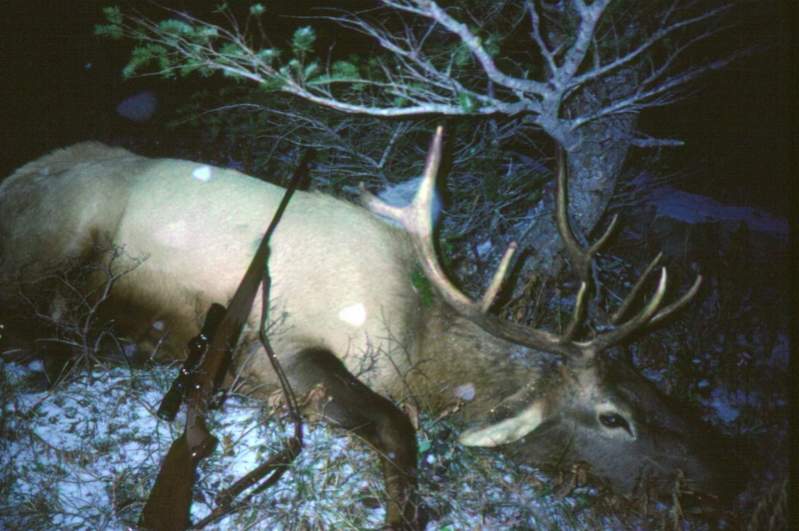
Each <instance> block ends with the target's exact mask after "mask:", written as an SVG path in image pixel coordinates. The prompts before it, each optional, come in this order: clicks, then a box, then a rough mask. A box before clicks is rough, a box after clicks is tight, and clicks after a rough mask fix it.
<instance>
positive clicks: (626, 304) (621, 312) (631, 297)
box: [610, 252, 663, 324]
mask: <svg viewBox="0 0 799 531" xmlns="http://www.w3.org/2000/svg"><path fill="white" fill-rule="evenodd" d="M662 258H663V252H659V253H658V255H657V256H656V257H655V258H654V259H653V260H652V261H651V262H649V265H648V266H646V269H644V272H643V273H641V275H640V276H639V277H638V280H637V281H636V282H635V285H634V286H633V289H631V290H630V293H628V294H627V296H626V297H625V298H624V301H623V302H622V303H621V306H619V309H618V310H616V311H615V312H614V313H613V315H611V316H610V322H611V323H613V324H618V322H619V321H621V318H622V317H624V316H625V314H626V313H627V312H628V311H629V309H630V307H631V306H632V304H633V302H635V299H637V298H638V294H639V293H640V292H641V289H642V288H643V287H644V283H646V279H648V278H649V276H650V275H651V274H652V271H654V270H655V268H656V267H657V265H658V264H659V263H660V260H661V259H662Z"/></svg>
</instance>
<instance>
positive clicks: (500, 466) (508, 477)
mask: <svg viewBox="0 0 799 531" xmlns="http://www.w3.org/2000/svg"><path fill="white" fill-rule="evenodd" d="M0 368H2V370H3V372H2V378H3V379H2V382H0V383H2V384H3V386H4V388H5V389H6V390H8V389H14V390H15V391H14V393H13V395H11V398H10V399H9V400H7V401H6V403H5V404H4V405H3V416H4V419H5V432H4V436H3V439H0V444H2V446H3V452H2V458H1V459H0V463H1V464H2V465H3V467H2V476H0V484H3V485H6V486H7V490H6V492H5V493H4V494H5V498H6V499H5V500H4V501H2V502H0V528H2V529H107V530H121V529H129V528H131V527H135V526H136V522H137V520H138V516H139V513H140V511H141V509H142V507H143V503H144V500H145V499H146V497H147V495H148V493H149V490H150V489H151V488H152V484H153V481H154V479H155V476H156V474H157V471H158V467H159V464H160V461H161V460H162V458H163V456H164V455H165V454H166V451H167V450H168V448H169V445H170V444H171V442H172V440H173V439H174V438H176V437H177V436H178V435H179V433H180V432H181V431H182V426H183V422H185V417H184V416H183V415H179V416H178V419H177V420H176V422H175V423H174V424H168V423H166V422H164V421H161V420H160V419H158V417H157V416H156V415H155V411H156V410H157V407H158V404H159V402H160V400H161V397H162V394H163V392H164V391H165V390H166V389H167V388H168V386H169V384H170V383H171V381H170V378H171V377H172V376H173V374H174V369H168V368H163V367H160V368H155V369H151V370H149V371H141V370H134V369H128V368H124V367H115V368H111V369H109V370H106V371H94V374H93V376H92V377H91V378H90V377H89V375H88V374H84V375H81V376H80V377H79V378H77V379H76V380H75V381H73V382H71V383H68V384H65V385H62V386H61V387H60V388H59V389H57V390H55V391H52V392H49V391H48V392H42V391H36V390H30V389H28V387H30V385H29V384H28V383H26V382H27V381H28V380H29V379H30V378H31V377H32V376H33V375H34V374H35V371H34V370H32V369H31V367H30V366H21V365H16V364H7V363H4V362H0ZM423 423H427V428H423V429H424V431H423V432H421V433H420V448H422V450H421V451H420V453H421V455H420V472H419V474H420V477H419V482H420V496H421V498H422V500H423V502H424V504H425V506H426V507H428V509H429V510H430V514H431V515H432V518H431V520H430V522H429V523H428V524H427V529H429V530H431V531H432V530H437V529H446V528H450V529H474V528H478V527H479V528H482V529H506V528H508V527H515V528H539V527H542V526H543V527H545V528H552V527H556V528H560V529H575V528H577V529H579V528H584V527H585V525H587V524H586V522H598V521H602V522H605V523H607V525H609V526H611V527H613V525H614V523H615V524H617V523H618V522H615V520H613V519H612V518H610V517H606V516H603V517H601V519H600V520H598V519H597V518H600V517H597V516H595V515H592V513H591V512H590V510H588V509H586V508H585V507H584V505H585V503H584V500H585V499H586V497H588V498H590V497H591V496H594V495H595V494H596V493H595V492H593V491H591V490H586V489H577V491H575V493H574V494H573V495H570V496H567V497H565V498H563V499H561V498H558V497H556V496H555V495H554V494H553V493H552V492H553V488H552V487H551V486H550V485H549V482H548V479H547V477H546V476H544V475H542V474H541V473H540V472H538V471H536V470H535V469H533V468H530V467H527V466H520V465H519V464H517V463H513V462H510V461H507V460H505V459H504V458H503V457H502V456H501V455H500V454H498V453H496V452H491V451H486V450H474V449H469V448H465V447H463V446H460V445H457V444H455V443H454V440H453V435H452V430H451V428H448V427H447V426H446V425H445V424H444V423H443V422H441V421H437V422H433V423H431V421H430V420H429V419H423ZM209 425H210V427H211V430H212V431H213V432H214V434H215V435H216V436H217V437H218V438H219V440H220V444H219V446H218V448H217V450H216V451H215V452H214V454H213V455H212V456H211V457H209V458H208V459H206V460H205V461H203V462H202V463H201V465H200V467H199V472H198V478H199V479H198V482H197V485H196V487H195V496H194V502H193V504H192V512H191V518H192V520H193V521H197V520H199V519H201V518H203V517H204V516H206V515H207V514H208V513H209V512H210V511H211V510H212V509H213V499H214V497H215V495H216V494H217V493H218V492H219V491H220V490H221V489H223V488H225V487H227V486H230V485H231V484H232V483H233V482H234V481H235V480H236V479H238V478H240V477H241V476H243V475H244V474H246V473H247V472H249V471H250V470H252V469H253V468H254V467H255V466H257V465H259V464H261V463H263V462H264V460H265V459H266V458H267V457H268V456H269V455H274V453H276V452H277V451H279V450H280V449H281V448H282V445H283V444H284V441H285V439H286V437H287V436H289V435H291V434H293V426H292V425H291V424H290V423H288V422H285V421H283V420H282V419H281V418H280V417H279V416H275V415H268V414H267V413H266V412H265V410H264V408H263V406H262V404H261V403H260V402H257V401H255V400H251V399H248V398H245V397H240V396H231V397H229V398H228V400H227V401H226V403H225V407H224V411H216V412H213V413H212V414H211V415H210V418H209ZM9 434H11V435H9ZM487 471H492V472H491V473H490V474H487V473H486V472H487ZM498 478H501V479H498ZM383 500H384V493H383V484H382V476H381V474H380V466H379V460H378V459H377V458H376V455H375V454H374V452H373V451H372V450H371V449H370V448H368V446H367V445H365V444H364V443H362V442H360V441H359V440H358V439H356V438H354V437H352V436H349V435H346V434H344V433H343V432H342V431H340V430H334V429H331V428H330V427H329V426H327V425H324V424H316V425H306V431H305V447H304V450H303V452H301V454H300V456H299V457H298V458H297V460H296V461H295V463H294V464H293V465H292V466H291V467H290V469H289V470H288V471H287V472H286V474H285V475H284V476H283V478H281V480H280V481H278V482H277V484H275V485H274V486H273V487H272V488H270V489H268V490H266V491H265V492H264V493H261V494H258V495H256V496H255V497H254V498H253V500H252V503H251V504H250V505H248V506H247V508H246V509H245V510H243V511H241V512H239V513H236V514H233V515H229V516H227V517H225V518H224V519H222V520H220V521H219V522H216V523H214V524H212V525H211V526H209V527H208V529H220V530H221V529H238V528H249V529H270V530H271V529H276V530H277V529H286V530H288V529H297V528H299V527H305V528H324V529H363V528H379V527H381V526H382V524H383V519H384V517H385V508H384V502H383ZM581 500H583V501H581ZM447 526H449V527H447Z"/></svg>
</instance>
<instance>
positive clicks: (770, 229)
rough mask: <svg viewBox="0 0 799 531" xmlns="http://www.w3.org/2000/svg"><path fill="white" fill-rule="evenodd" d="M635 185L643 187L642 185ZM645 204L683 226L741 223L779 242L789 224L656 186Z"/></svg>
mask: <svg viewBox="0 0 799 531" xmlns="http://www.w3.org/2000/svg"><path fill="white" fill-rule="evenodd" d="M638 184H639V185H640V186H645V182H644V181H641V182H639V183H638ZM645 202H646V203H648V204H651V205H653V206H654V207H655V208H656V212H657V215H658V216H665V217H669V218H672V219H676V220H678V221H682V222H683V223H689V224H695V223H710V222H729V223H734V224H739V223H741V222H744V223H746V225H747V226H748V227H749V229H750V230H752V231H756V232H764V233H768V234H772V235H774V236H777V237H780V238H787V236H788V230H789V226H788V221H787V220H785V219H783V218H780V217H777V216H773V215H772V214H769V213H768V212H765V211H763V210H760V209H757V208H752V207H741V206H733V205H725V204H724V203H721V202H720V201H717V200H716V199H713V198H711V197H707V196H705V195H700V194H694V193H691V192H686V191H684V190H679V189H677V188H674V187H672V186H658V187H656V188H654V189H652V190H650V191H649V192H648V194H647V198H646V200H645Z"/></svg>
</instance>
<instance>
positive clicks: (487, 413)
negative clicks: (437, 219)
mask: <svg viewBox="0 0 799 531" xmlns="http://www.w3.org/2000/svg"><path fill="white" fill-rule="evenodd" d="M441 145H442V131H441V129H440V128H439V130H438V131H437V132H436V135H435V136H434V139H433V142H432V145H431V149H430V152H429V154H428V158H427V161H426V167H425V171H424V180H423V182H422V184H421V187H420V190H419V192H418V194H417V196H416V199H415V201H414V202H413V203H412V204H411V205H409V206H408V207H406V208H397V207H392V206H388V205H386V204H383V203H381V202H380V201H379V200H377V199H376V198H374V197H373V196H370V195H368V194H365V203H366V205H367V206H368V207H369V209H371V210H372V211H374V212H376V213H379V214H381V215H385V216H389V217H392V218H394V219H395V220H397V221H399V222H400V224H401V225H402V226H403V227H404V228H405V231H401V230H399V229H397V228H395V227H394V226H390V225H389V224H387V223H385V222H384V221H382V220H380V219H378V217H376V216H374V215H373V214H372V213H370V212H369V211H367V210H365V209H363V208H360V207H358V206H355V205H352V204H349V203H347V202H344V201H340V200H337V199H334V198H332V197H328V196H325V195H321V194H318V193H306V192H298V193H297V194H296V195H295V197H294V198H293V199H292V202H291V203H290V205H289V207H288V209H287V211H286V213H285V216H284V218H283V220H282V221H281V224H280V225H279V227H278V229H277V231H276V232H275V234H274V236H273V240H272V244H271V248H272V254H271V257H270V260H269V270H270V275H271V277H272V279H273V285H272V289H271V292H270V306H271V307H272V308H273V309H274V311H273V312H272V314H273V315H277V316H280V323H276V326H275V327H274V329H275V332H274V333H273V337H272V343H273V346H274V348H275V350H276V351H277V352H278V354H279V356H280V357H281V362H282V365H283V367H284V368H285V370H286V372H287V373H288V375H289V377H290V380H291V383H292V386H293V387H294V388H295V389H296V390H297V392H298V393H306V392H308V391H310V390H312V389H314V388H316V387H317V386H319V385H320V384H321V386H323V388H324V389H325V390H326V391H327V393H328V395H329V401H325V402H324V403H325V407H324V410H323V411H322V412H320V414H322V415H324V417H325V418H327V419H329V420H330V421H332V422H334V423H336V424H338V425H340V426H342V427H344V428H346V429H349V430H353V431H354V432H356V433H357V434H358V435H360V436H361V437H363V438H364V439H366V440H367V441H368V442H369V443H370V444H372V445H373V446H374V447H375V448H376V450H377V453H378V455H379V456H380V459H381V461H382V463H383V470H384V474H385V481H386V487H387V493H388V498H389V499H388V510H387V522H388V523H389V524H390V525H392V526H395V527H400V526H402V525H412V522H413V520H414V518H415V507H414V492H415V483H416V479H415V478H416V471H417V464H416V460H417V455H416V442H415V437H414V433H413V427H412V425H411V422H410V421H409V419H408V417H407V416H406V415H405V414H404V413H402V412H401V410H400V409H399V408H398V407H397V406H396V405H395V401H404V400H406V399H408V398H409V397H411V396H412V397H413V399H414V401H415V403H418V404H420V405H422V406H423V407H424V408H426V409H427V411H428V412H429V413H431V414H433V415H436V414H439V413H441V412H442V411H444V410H446V409H448V408H450V407H451V406H452V405H453V403H455V402H458V401H460V402H462V403H463V405H462V408H461V412H460V413H459V415H460V416H459V418H458V419H456V420H459V421H460V422H462V424H463V426H464V428H465V429H464V431H463V432H462V434H461V436H460V440H461V442H462V443H463V444H466V445H473V446H484V447H498V448H501V449H503V450H504V451H506V452H508V453H509V454H511V455H513V456H515V457H516V458H518V459H521V460H525V461H529V462H532V463H551V462H558V463H561V464H567V463H570V462H586V463H588V465H589V466H590V470H591V472H592V473H594V474H596V475H598V476H600V477H602V478H604V479H605V480H607V481H608V482H610V483H611V484H612V485H613V486H614V487H615V488H616V489H618V490H620V491H622V492H629V491H631V490H632V489H634V488H635V486H636V484H638V483H640V479H641V478H642V477H643V476H646V477H648V478H649V479H650V480H651V484H652V485H654V488H657V489H659V490H661V491H662V492H663V493H664V494H665V495H669V494H670V493H671V490H670V488H671V485H672V483H673V481H674V478H676V477H677V475H678V474H681V477H684V480H683V484H684V485H687V486H688V487H689V488H690V489H691V490H694V491H697V492H707V493H711V494H718V493H720V491H721V487H722V486H723V485H725V484H726V483H727V479H728V478H729V472H728V471H727V470H726V469H725V467H724V466H723V465H722V464H721V463H720V460H718V459H716V458H715V457H714V455H712V453H711V451H710V449H709V448H708V446H709V445H708V444H707V440H706V438H705V434H704V433H702V432H701V428H698V426H701V425H700V424H698V423H697V422H695V421H692V420H691V419H690V418H688V417H685V416H684V415H683V414H682V413H681V410H679V409H676V408H674V407H673V406H672V405H671V404H670V402H669V401H668V400H666V399H665V398H664V397H663V396H661V395H660V394H659V393H658V392H657V391H656V389H655V388H654V386H652V385H651V384H650V383H649V382H647V381H646V380H645V379H644V378H643V377H641V376H640V375H638V374H637V373H636V372H635V371H634V370H633V369H632V368H631V367H629V366H627V365H624V364H623V363H621V362H617V361H613V360H612V359H610V358H609V357H607V356H606V355H604V353H605V351H607V350H608V349H609V348H610V347H612V346H614V345H616V344H618V343H620V342H622V341H624V340H626V339H628V338H629V337H630V336H631V334H633V333H635V332H638V331H641V330H644V329H646V328H647V327H648V326H650V325H652V324H655V323H657V322H659V321H661V320H663V319H665V318H666V317H668V316H669V315H671V314H672V313H674V312H675V311H677V310H678V309H679V308H680V307H681V306H683V305H685V304H686V303H687V302H688V301H689V300H690V299H691V298H692V297H693V296H694V294H695V293H696V291H697V289H698V287H699V281H700V279H697V281H696V282H695V284H694V285H693V286H692V287H691V288H690V289H689V290H688V291H687V292H686V293H685V295H683V296H682V297H680V298H679V299H678V300H677V301H676V302H674V303H671V304H668V305H665V306H664V294H665V293H666V287H667V279H668V277H667V273H666V270H665V269H660V270H659V272H657V275H658V280H657V288H656V291H655V293H654V295H653V296H652V297H651V298H650V299H649V300H648V301H647V302H646V303H645V304H644V305H643V308H642V309H641V310H640V311H638V312H637V313H633V314H632V315H631V316H630V314H631V313H632V312H631V311H630V310H631V306H632V302H633V301H634V300H635V299H638V298H640V292H641V290H642V287H643V286H644V280H645V279H646V278H647V277H649V276H650V274H651V273H655V272H656V268H657V263H656V262H657V259H656V261H655V262H653V263H652V265H651V266H650V267H649V268H647V271H646V272H645V274H644V275H643V276H642V280H641V281H639V282H638V283H637V284H636V285H635V286H634V288H633V289H632V292H631V293H630V296H629V297H628V298H627V300H626V301H625V303H624V304H623V305H622V308H621V309H620V311H618V312H617V313H616V315H615V316H614V319H613V321H614V322H613V326H612V327H611V328H610V329H609V330H608V331H606V332H603V333H600V334H596V335H595V336H593V337H589V338H584V330H583V328H584V327H583V326H581V325H582V322H583V319H584V314H585V310H586V308H585V307H586V301H587V294H588V292H589V291H590V288H591V263H592V260H593V256H594V254H595V253H596V252H597V250H598V249H599V248H600V246H601V245H602V244H603V243H604V242H605V240H606V236H603V237H602V238H600V239H599V240H598V241H597V243H595V244H593V245H591V246H590V247H588V248H587V249H586V248H583V247H581V246H580V245H579V244H578V243H577V239H576V238H575V236H574V235H573V233H572V230H571V228H570V226H569V223H568V215H567V211H566V210H567V209H566V206H567V198H566V193H565V190H566V186H565V182H566V173H565V163H564V161H563V160H562V159H561V160H560V169H559V174H558V200H557V212H556V219H557V222H558V227H559V232H560V235H561V237H562V238H563V241H564V242H565V244H566V249H567V251H568V256H569V258H570V261H571V263H572V265H573V267H574V269H575V270H576V271H577V274H578V277H579V279H580V281H581V285H580V288H579V292H578V294H577V297H576V304H575V308H574V311H573V314H572V317H571V320H570V323H569V324H568V326H567V327H566V329H565V331H564V332H563V333H562V334H555V333H553V332H550V331H547V330H541V329H531V328H527V327H524V326H521V325H519V324H515V323H513V322H507V321H502V320H500V319H499V318H497V317H496V316H495V315H493V314H491V313H490V312H489V309H490V308H491V305H492V303H493V301H494V299H495V297H496V295H497V293H498V292H499V289H500V287H501V285H502V281H503V278H504V276H505V275H506V272H507V270H508V266H509V264H510V261H511V257H512V254H513V251H514V249H515V246H511V247H510V248H509V250H508V251H507V252H506V254H505V256H504V258H503V259H502V262H501V265H500V267H499V268H498V271H497V273H496V275H495V276H494V279H493V280H492V282H491V284H490V286H489V287H488V289H487V291H486V293H485V294H484V295H483V296H482V297H481V298H480V299H479V300H472V299H471V298H469V297H467V296H466V295H464V294H463V293H462V292H461V291H459V290H458V289H457V288H456V287H455V286H454V285H453V284H452V282H450V281H449V280H448V278H447V276H446V275H445V273H444V272H443V270H442V268H441V266H440V265H439V263H438V260H437V258H436V253H435V248H434V243H433V240H432V234H433V224H432V215H431V211H430V206H431V200H432V194H433V189H434V186H435V178H436V174H437V170H438V166H439V162H440V158H441ZM281 195H282V189H281V188H279V187H277V186H273V185H271V184H268V183H265V182H263V181H259V180H257V179H254V178H251V177H248V176H246V175H243V174H241V173H239V172H236V171H234V170H228V169H221V168H215V167H211V166H207V165H203V164H198V163H193V162H188V161H181V160H172V159H148V158H145V157H141V156H138V155H135V154H133V153H130V152H128V151H126V150H124V149H119V148H110V147H107V146H103V145H101V144H97V143H84V144H79V145H76V146H73V147H71V148H67V149H64V150H59V151H56V152H54V153H51V154H50V155H47V156H45V157H42V158H41V159H38V160H36V161H33V162H31V163H29V164H27V165H25V166H23V167H21V168H20V169H18V170H17V171H16V172H15V173H14V174H12V175H11V176H10V177H8V178H7V179H6V180H5V181H4V182H3V183H2V185H0V304H2V309H3V311H5V312H6V314H8V313H9V312H13V311H15V309H18V308H19V307H20V304H19V302H20V301H18V300H16V298H15V297H16V294H18V290H17V289H16V288H15V283H16V282H18V281H26V280H28V281H29V280H34V279H36V278H41V277H43V276H46V275H47V274H50V273H52V272H54V271H58V270H59V268H61V267H63V264H66V263H74V261H75V260H78V259H86V260H91V259H92V257H93V255H92V253H91V252H90V250H91V249H92V248H93V246H96V244H97V242H99V241H103V242H110V243H111V244H112V245H113V246H114V247H118V248H124V249H125V252H126V254H128V255H130V256H134V257H142V258H144V260H143V261H142V262H141V264H139V265H138V267H136V268H134V269H132V270H131V271H129V272H128V273H127V274H126V275H124V276H122V277H120V278H119V279H118V280H117V282H116V284H115V286H114V290H113V292H112V293H111V295H110V297H109V299H108V300H107V301H105V302H104V303H103V312H104V313H105V314H107V315H110V316H113V317H114V318H115V320H116V322H117V324H118V325H119V326H120V327H123V328H124V329H125V330H126V332H127V333H128V334H129V335H131V337H145V336H146V335H147V332H148V331H151V327H152V325H153V323H156V322H157V323H159V326H161V325H163V327H164V328H165V329H166V330H168V331H169V344H168V345H162V347H161V350H162V351H169V347H171V352H172V355H174V356H176V357H180V356H181V355H182V347H183V345H185V344H186V342H187V341H188V339H189V338H191V337H194V336H195V335H197V332H198V330H199V328H200V326H201V324H202V323H201V315H202V313H203V312H204V310H205V309H207V308H208V307H209V306H210V305H211V304H212V303H214V302H222V303H227V302H228V301H229V299H230V297H231V295H232V293H233V291H234V290H235V288H236V286H237V284H238V281H239V279H240V278H241V275H242V273H243V271H244V270H245V269H246V267H247V264H248V263H249V261H250V259H251V258H252V254H253V253H254V251H255V246H256V245H257V243H258V242H259V241H260V238H261V235H262V234H263V231H264V229H265V226H266V224H267V223H268V221H269V220H270V219H271V216H272V213H273V211H274V209H275V208H276V207H277V204H278V202H279V201H280V198H281ZM607 234H609V231H608V233H606V235H607ZM417 261H418V262H420V263H421V265H422V267H423V269H424V271H425V273H426V275H427V277H428V278H429V280H430V281H431V283H432V284H433V285H434V286H435V288H436V289H437V291H438V293H439V295H440V297H438V298H437V299H435V300H434V301H433V302H432V303H429V302H427V301H425V302H424V303H423V301H422V298H421V297H420V296H419V294H418V293H417V292H416V291H415V288H414V287H413V285H412V283H411V280H412V278H413V273H414V268H415V267H416V264H417ZM40 295H41V296H42V297H50V296H52V294H51V293H42V294H40ZM260 306H261V304H260V301H258V300H256V302H255V304H254V308H255V309H256V310H254V311H253V313H252V315H251V316H250V323H249V329H250V332H249V333H248V332H245V334H244V337H243V338H242V341H241V342H240V346H239V349H238V353H237V355H236V358H235V360H234V363H235V366H236V370H237V371H238V372H239V374H241V375H243V376H244V377H245V378H246V379H247V381H248V382H249V386H250V388H251V390H252V392H254V393H257V394H260V395H262V396H268V395H269V394H271V393H272V392H273V391H274V390H275V389H276V388H277V381H276V378H275V376H274V374H273V372H272V370H271V367H270V366H269V364H268V362H267V361H266V359H265V356H264V355H263V353H262V352H259V348H260V346H259V343H258V341H257V337H256V331H257V330H258V320H259V311H258V309H259V308H260ZM6 322H7V323H8V321H6ZM367 369H368V370H367ZM355 375H358V376H357V377H356V376H355Z"/></svg>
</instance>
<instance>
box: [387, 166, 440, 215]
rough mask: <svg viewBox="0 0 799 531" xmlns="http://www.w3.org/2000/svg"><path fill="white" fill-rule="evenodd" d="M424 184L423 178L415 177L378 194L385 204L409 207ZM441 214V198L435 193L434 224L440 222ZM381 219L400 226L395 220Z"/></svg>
mask: <svg viewBox="0 0 799 531" xmlns="http://www.w3.org/2000/svg"><path fill="white" fill-rule="evenodd" d="M421 182H422V177H414V178H413V179H409V180H407V181H404V182H401V183H398V184H395V185H392V186H389V187H387V188H384V189H383V190H382V191H380V192H379V193H378V194H377V197H379V198H380V199H381V200H383V201H384V202H385V203H387V204H389V205H392V206H397V207H404V206H406V205H409V204H410V203H411V201H413V198H414V197H415V196H416V191H417V190H418V189H419V185H420V184H421ZM440 214H441V200H440V198H439V195H438V193H435V194H434V196H433V223H434V224H435V223H436V221H438V217H439V215H440ZM380 219H384V220H386V221H387V222H389V223H390V224H392V225H398V223H397V222H395V221H394V220H391V219H388V218H385V217H383V216H380Z"/></svg>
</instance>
